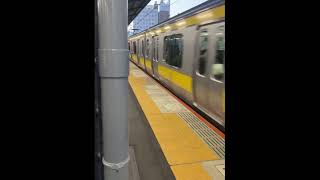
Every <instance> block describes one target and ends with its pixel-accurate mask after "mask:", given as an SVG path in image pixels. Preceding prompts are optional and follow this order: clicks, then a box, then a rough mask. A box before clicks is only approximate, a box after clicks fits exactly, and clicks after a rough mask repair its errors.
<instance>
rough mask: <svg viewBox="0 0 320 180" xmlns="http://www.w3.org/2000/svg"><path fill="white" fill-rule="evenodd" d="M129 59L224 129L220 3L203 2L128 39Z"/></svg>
mask: <svg viewBox="0 0 320 180" xmlns="http://www.w3.org/2000/svg"><path fill="white" fill-rule="evenodd" d="M128 48H129V52H130V53H129V58H130V60H131V61H132V62H134V63H135V64H136V65H138V66H139V67H140V68H142V69H143V70H145V71H146V72H147V73H148V74H150V75H151V76H153V77H154V78H155V79H156V80H158V81H159V82H160V83H161V84H163V85H164V86H165V87H166V88H168V89H169V90H170V91H171V92H173V93H174V94H175V95H176V96H178V97H179V98H181V99H182V100H184V101H185V102H186V103H188V104H189V105H191V106H192V107H194V108H196V109H197V110H198V111H201V112H202V113H204V114H205V115H207V116H208V117H210V118H211V119H212V120H214V121H215V124H218V125H219V126H220V127H222V128H223V131H224V127H225V76H224V75H225V66H224V63H225V1H224V0H223V1H210V0H209V1H207V2H205V3H202V4H200V5H198V6H196V7H194V8H192V9H190V10H188V11H186V12H184V13H181V14H179V15H177V16H175V17H172V18H170V19H168V20H167V21H165V22H162V23H160V24H157V25H155V26H153V27H150V28H149V29H147V30H145V31H142V32H140V33H137V34H134V35H132V36H130V37H129V38H128Z"/></svg>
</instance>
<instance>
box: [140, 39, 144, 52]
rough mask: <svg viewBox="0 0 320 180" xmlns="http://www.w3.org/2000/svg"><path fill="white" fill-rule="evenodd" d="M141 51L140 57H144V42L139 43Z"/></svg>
mask: <svg viewBox="0 0 320 180" xmlns="http://www.w3.org/2000/svg"><path fill="white" fill-rule="evenodd" d="M141 47H142V48H141V49H142V52H141V56H144V42H143V40H142V43H141Z"/></svg>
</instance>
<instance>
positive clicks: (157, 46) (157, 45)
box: [156, 37, 159, 60]
mask: <svg viewBox="0 0 320 180" xmlns="http://www.w3.org/2000/svg"><path fill="white" fill-rule="evenodd" d="M158 48H159V38H158V37H157V41H156V51H157V56H156V57H157V60H158V59H159V49H158Z"/></svg>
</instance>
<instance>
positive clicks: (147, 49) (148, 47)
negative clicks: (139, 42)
mask: <svg viewBox="0 0 320 180" xmlns="http://www.w3.org/2000/svg"><path fill="white" fill-rule="evenodd" d="M149 44H150V43H149V39H147V42H146V57H147V58H149V54H150V45H149Z"/></svg>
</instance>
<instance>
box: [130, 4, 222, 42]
mask: <svg viewBox="0 0 320 180" xmlns="http://www.w3.org/2000/svg"><path fill="white" fill-rule="evenodd" d="M224 3H225V0H208V1H206V2H204V3H202V4H199V5H198V6H195V7H193V8H191V9H189V10H187V11H185V12H183V13H181V14H177V15H176V16H173V17H171V18H169V19H167V20H166V21H164V22H161V23H160V24H156V25H154V26H151V27H149V28H148V29H145V30H144V31H141V32H139V33H136V34H133V35H131V36H129V38H131V37H134V36H137V35H140V34H143V33H144V32H146V31H148V30H149V29H153V28H156V27H161V26H164V25H167V24H171V23H174V22H176V21H178V20H181V19H184V18H187V17H190V16H193V15H195V14H198V13H200V12H203V11H206V10H208V9H211V8H214V7H217V6H220V5H223V4H224Z"/></svg>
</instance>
